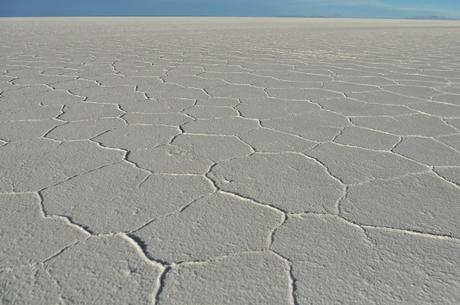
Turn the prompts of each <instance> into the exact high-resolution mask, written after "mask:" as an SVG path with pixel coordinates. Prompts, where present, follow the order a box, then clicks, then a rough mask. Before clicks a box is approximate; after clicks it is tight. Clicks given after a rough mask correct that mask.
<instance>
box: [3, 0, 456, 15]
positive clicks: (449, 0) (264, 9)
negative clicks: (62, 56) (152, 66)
mask: <svg viewBox="0 0 460 305" xmlns="http://www.w3.org/2000/svg"><path fill="white" fill-rule="evenodd" d="M184 15H185V16H313V17H319V16H324V17H371V18H411V17H427V16H439V17H448V18H460V0H0V16H184Z"/></svg>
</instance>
